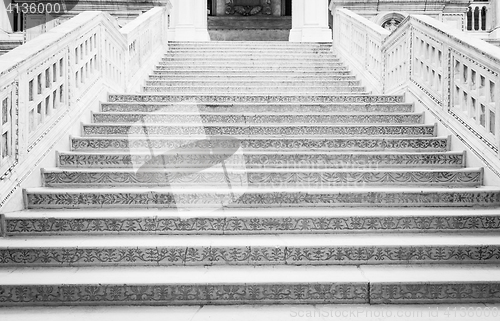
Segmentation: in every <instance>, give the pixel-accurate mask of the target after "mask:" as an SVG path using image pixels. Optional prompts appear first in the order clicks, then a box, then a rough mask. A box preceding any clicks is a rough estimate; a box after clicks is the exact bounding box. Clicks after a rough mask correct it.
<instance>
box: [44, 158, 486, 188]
mask: <svg viewBox="0 0 500 321" xmlns="http://www.w3.org/2000/svg"><path fill="white" fill-rule="evenodd" d="M223 164H224V163H223ZM141 165H142V164H140V163H139V164H137V168H132V169H121V168H120V169H119V168H109V169H104V168H103V169H100V168H93V169H87V168H80V169H58V168H56V169H50V168H49V169H46V168H44V169H42V185H43V186H46V187H59V188H64V187H91V186H94V187H114V186H126V187H129V186H176V187H179V186H193V185H196V186H203V185H206V186H211V187H214V188H216V187H225V186H227V185H228V184H231V185H236V186H238V185H245V186H249V187H260V186H263V187H275V188H281V187H293V186H301V187H304V188H310V187H313V188H319V187H331V186H346V187H364V186H384V185H388V184H390V185H392V186H395V185H401V186H448V187H452V186H457V187H460V186H461V187H473V186H480V185H482V183H483V175H482V174H483V172H482V169H480V168H465V169H374V168H361V169H310V168H298V169H293V168H287V169H270V168H262V169H249V168H246V167H245V164H244V163H243V164H227V165H225V166H222V165H218V166H217V165H215V166H213V167H209V168H205V169H200V168H142V167H141Z"/></svg>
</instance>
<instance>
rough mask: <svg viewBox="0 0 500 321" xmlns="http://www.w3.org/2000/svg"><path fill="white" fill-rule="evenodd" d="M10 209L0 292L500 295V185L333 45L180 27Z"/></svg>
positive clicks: (179, 300)
mask: <svg viewBox="0 0 500 321" xmlns="http://www.w3.org/2000/svg"><path fill="white" fill-rule="evenodd" d="M92 119H93V122H92V123H89V124H83V125H82V134H81V136H80V137H72V139H71V142H70V144H71V150H70V151H69V152H63V151H61V152H59V153H58V155H57V159H58V163H57V165H56V167H55V168H45V169H43V171H42V173H41V175H42V177H43V187H40V188H30V189H27V190H26V191H25V202H26V208H27V210H26V211H23V212H19V213H10V214H6V215H4V217H2V225H3V233H4V234H5V235H7V236H9V237H5V238H3V239H1V240H0V265H1V269H0V305H2V306H41V305H50V306H58V305H86V306H88V305H221V304H258V305H260V304H337V303H344V304H346V303H348V304H413V303H426V304H450V303H456V304H465V303H498V302H500V269H499V263H500V262H499V261H500V238H499V237H498V235H499V234H498V231H499V228H500V187H497V186H496V187H492V186H483V170H482V169H481V168H470V167H467V166H466V155H465V152H463V151H450V138H449V137H439V136H436V126H435V125H434V124H428V123H426V122H425V119H424V115H423V114H420V113H416V112H415V111H414V106H413V105H412V104H408V103H405V102H404V100H403V97H402V96H390V95H372V94H370V93H369V92H367V90H366V89H365V88H364V87H363V86H362V85H361V84H360V82H359V81H358V80H356V78H355V76H354V75H352V74H351V72H350V71H349V70H348V69H347V68H346V66H344V65H343V64H342V63H341V62H340V61H339V59H338V58H337V57H336V56H335V55H334V54H333V53H332V51H331V48H330V45H329V44H295V43H287V42H282V43H279V42H231V43H228V42H207V43H172V44H171V45H170V50H169V51H168V52H167V53H166V54H165V56H164V57H163V59H162V60H161V61H160V62H159V64H158V66H157V67H156V69H155V70H154V71H153V73H152V75H151V76H150V77H149V79H148V80H147V81H146V83H145V86H144V92H143V93H141V94H110V95H109V99H108V102H105V103H102V104H101V110H100V112H98V113H94V114H93V115H92Z"/></svg>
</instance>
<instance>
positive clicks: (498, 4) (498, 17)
mask: <svg viewBox="0 0 500 321" xmlns="http://www.w3.org/2000/svg"><path fill="white" fill-rule="evenodd" d="M491 4H492V6H491V8H490V10H492V11H493V12H492V16H493V24H492V26H493V28H492V32H491V34H490V38H493V39H500V0H495V1H492V2H491Z"/></svg>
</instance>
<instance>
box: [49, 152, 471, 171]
mask: <svg viewBox="0 0 500 321" xmlns="http://www.w3.org/2000/svg"><path fill="white" fill-rule="evenodd" d="M223 161H224V162H226V164H233V163H234V164H245V167H246V168H385V167H391V168H394V167H402V168H405V167H408V168H414V167H417V166H418V167H432V168H436V167H457V168H459V167H463V166H464V164H465V156H464V154H441V153H439V154H437V153H436V154H434V153H432V154H420V153H411V154H373V155H362V154H355V153H350V154H339V155H328V154H300V153H299V152H298V151H297V152H296V154H295V155H290V154H279V153H273V154H261V155H259V154H256V155H248V154H243V155H241V154H230V153H228V154H220V153H218V154H179V153H176V154H175V155H174V154H169V153H167V154H162V155H158V156H153V155H149V154H129V153H127V154H60V155H59V158H58V162H59V163H58V166H60V167H66V168H92V167H111V168H136V167H137V164H143V165H142V166H141V168H179V167H182V168H186V167H190V168H193V167H194V168H209V167H212V166H216V165H219V164H221V163H222V162H223Z"/></svg>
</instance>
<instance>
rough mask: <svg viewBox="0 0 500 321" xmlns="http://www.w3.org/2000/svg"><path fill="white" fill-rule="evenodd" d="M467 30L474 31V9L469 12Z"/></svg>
mask: <svg viewBox="0 0 500 321" xmlns="http://www.w3.org/2000/svg"><path fill="white" fill-rule="evenodd" d="M467 30H472V8H469V10H468V11H467Z"/></svg>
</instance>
